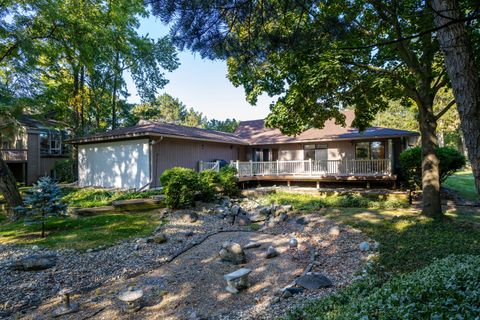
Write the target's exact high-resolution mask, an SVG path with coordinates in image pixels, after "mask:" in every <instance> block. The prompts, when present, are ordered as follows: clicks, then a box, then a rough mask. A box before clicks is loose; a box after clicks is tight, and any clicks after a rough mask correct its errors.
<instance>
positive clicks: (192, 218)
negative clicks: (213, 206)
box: [179, 210, 198, 223]
mask: <svg viewBox="0 0 480 320" xmlns="http://www.w3.org/2000/svg"><path fill="white" fill-rule="evenodd" d="M179 214H180V217H181V219H182V220H184V221H187V222H190V223H195V222H197V220H198V214H197V213H196V212H195V211H193V210H180V211H179Z"/></svg>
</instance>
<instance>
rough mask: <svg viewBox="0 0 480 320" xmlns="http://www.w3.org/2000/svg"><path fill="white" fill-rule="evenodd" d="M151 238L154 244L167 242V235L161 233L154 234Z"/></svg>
mask: <svg viewBox="0 0 480 320" xmlns="http://www.w3.org/2000/svg"><path fill="white" fill-rule="evenodd" d="M151 239H152V241H151V242H153V243H156V244H162V243H165V242H167V236H166V235H164V234H163V233H160V234H157V235H156V236H153V237H152V238H151Z"/></svg>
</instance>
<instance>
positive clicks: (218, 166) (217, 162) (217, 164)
mask: <svg viewBox="0 0 480 320" xmlns="http://www.w3.org/2000/svg"><path fill="white" fill-rule="evenodd" d="M215 167H216V168H217V170H216V171H217V172H220V160H217V161H216V163H215Z"/></svg>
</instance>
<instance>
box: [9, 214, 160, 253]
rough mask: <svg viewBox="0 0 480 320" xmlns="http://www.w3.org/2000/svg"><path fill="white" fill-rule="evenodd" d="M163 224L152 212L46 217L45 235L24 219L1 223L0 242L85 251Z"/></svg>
mask: <svg viewBox="0 0 480 320" xmlns="http://www.w3.org/2000/svg"><path fill="white" fill-rule="evenodd" d="M160 223H162V220H161V219H160V216H159V215H158V214H156V213H155V211H151V212H144V213H134V214H123V213H122V214H118V213H115V214H113V213H112V214H104V215H99V216H92V217H82V218H77V219H74V218H49V219H48V220H47V223H46V228H45V229H46V233H47V236H46V237H45V238H41V237H40V230H41V228H40V226H39V225H25V224H24V223H23V222H15V223H4V224H3V225H0V244H7V243H10V244H13V243H14V244H29V245H39V246H45V247H49V248H54V249H60V248H68V249H78V250H86V249H88V248H94V247H98V246H109V245H113V244H115V243H116V242H118V241H120V240H122V239H128V238H136V237H144V236H147V235H149V234H150V233H152V232H153V231H154V229H155V228H156V227H157V226H158V225H159V224H160Z"/></svg>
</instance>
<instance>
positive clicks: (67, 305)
mask: <svg viewBox="0 0 480 320" xmlns="http://www.w3.org/2000/svg"><path fill="white" fill-rule="evenodd" d="M72 293H73V291H72V290H71V289H68V288H65V289H62V290H61V291H60V292H59V295H60V296H61V298H62V303H63V305H62V306H60V307H59V308H57V309H56V310H55V311H54V312H53V317H55V318H56V317H61V316H63V315H67V314H71V313H75V312H78V310H79V305H78V303H72V302H71V301H70V295H71V294H72Z"/></svg>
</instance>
